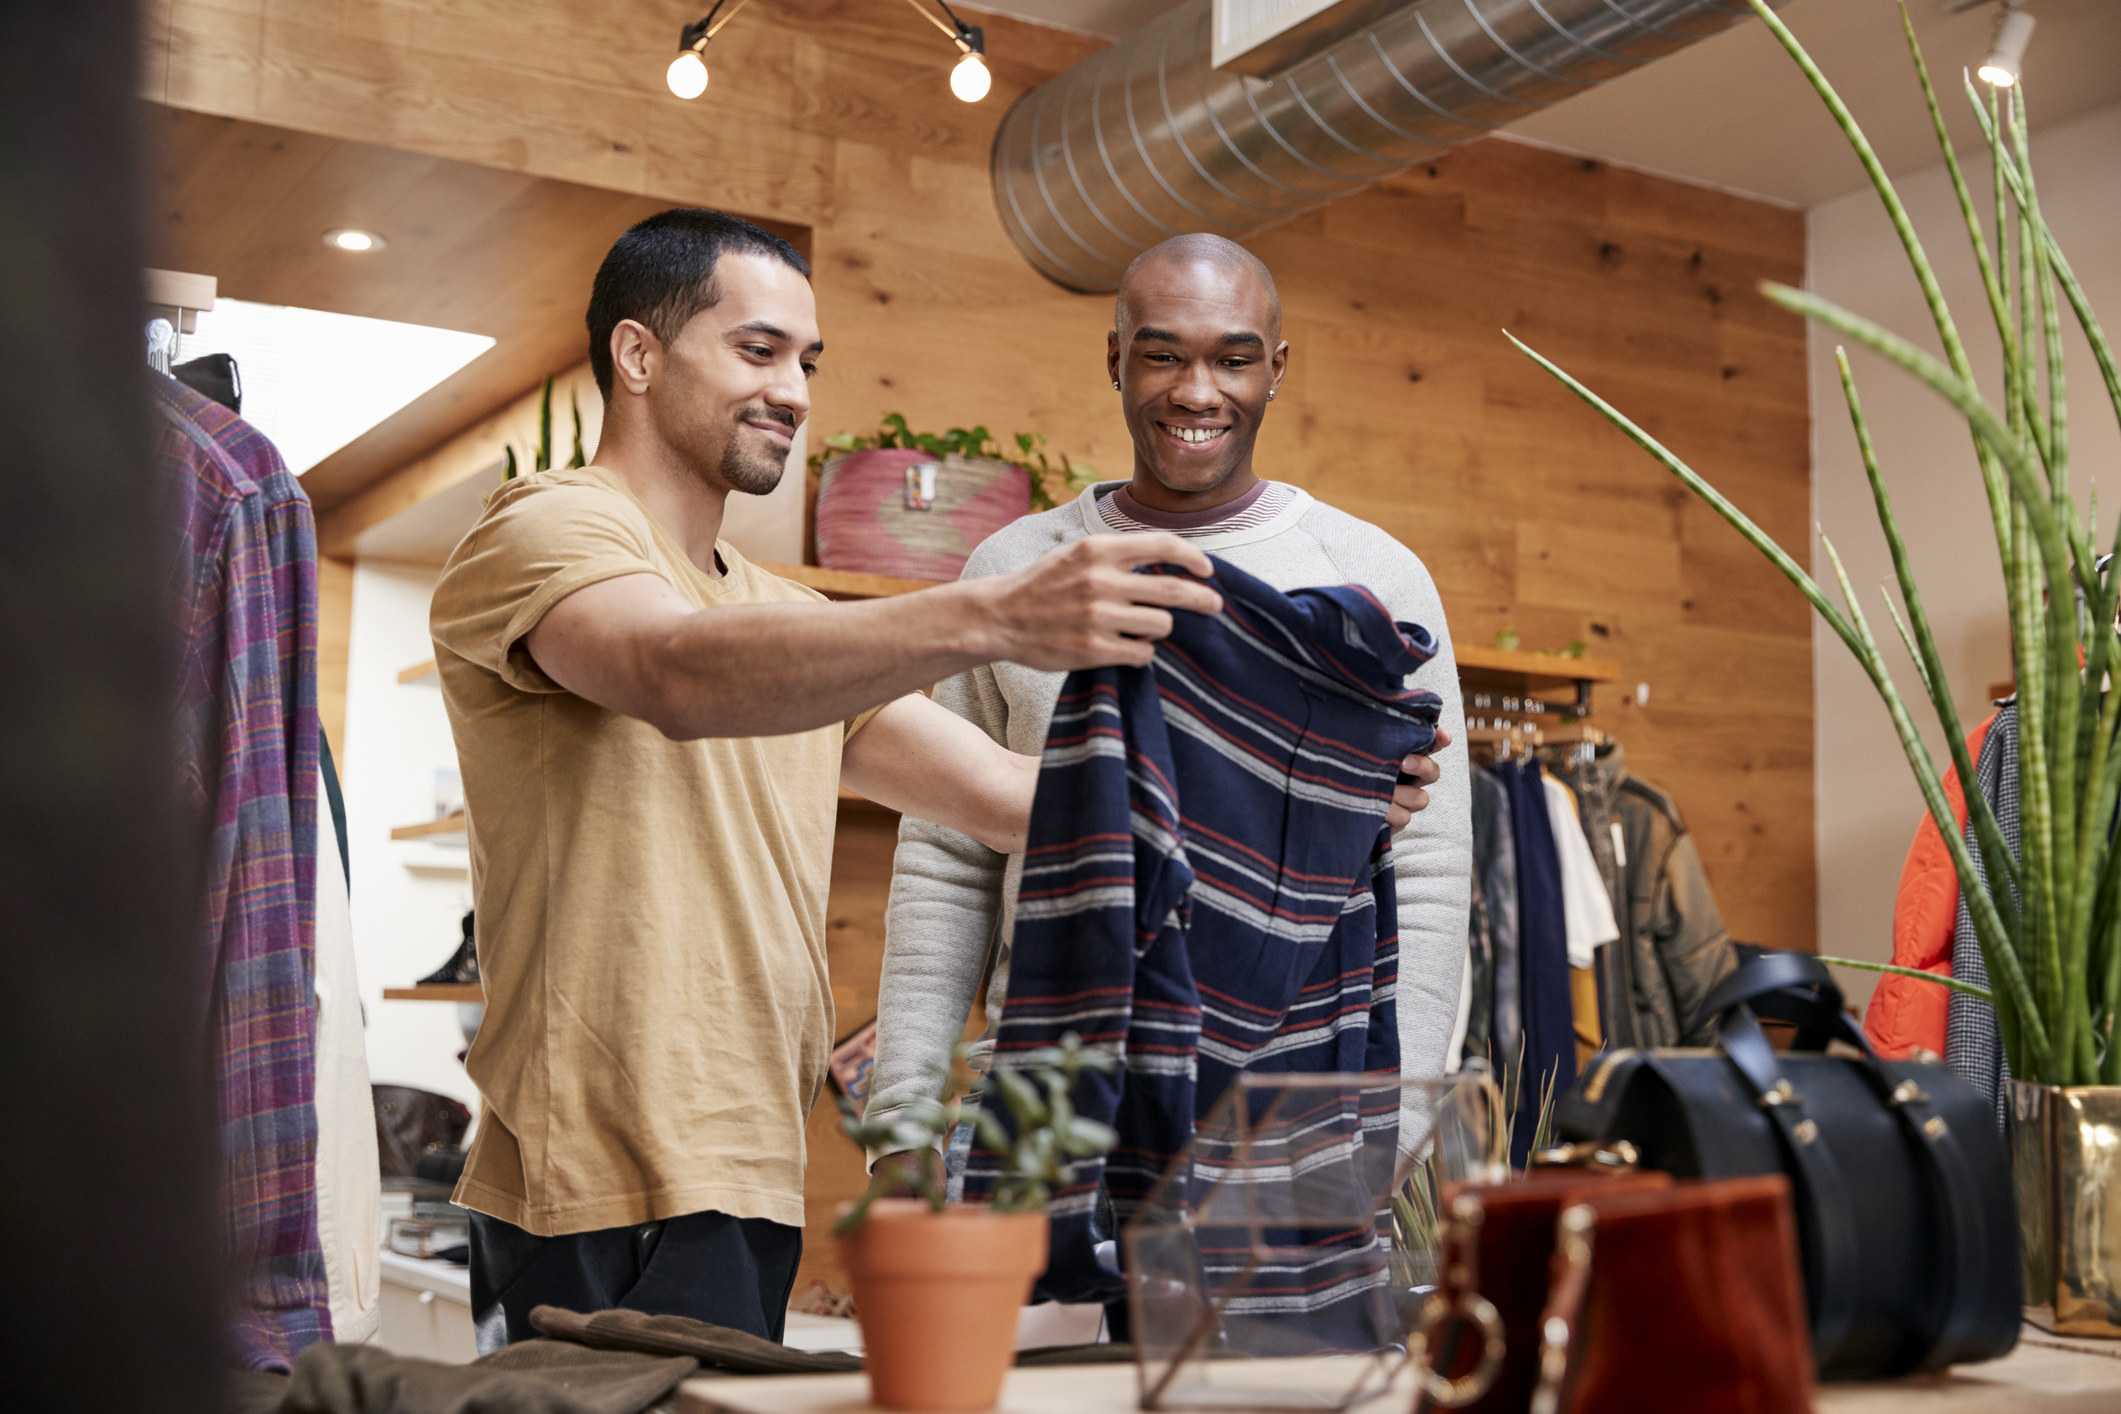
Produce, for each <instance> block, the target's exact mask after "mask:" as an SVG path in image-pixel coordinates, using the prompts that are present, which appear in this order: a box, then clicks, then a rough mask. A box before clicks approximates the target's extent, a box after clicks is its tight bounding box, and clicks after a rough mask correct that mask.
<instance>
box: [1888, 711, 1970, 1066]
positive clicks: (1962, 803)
mask: <svg viewBox="0 0 2121 1414" xmlns="http://www.w3.org/2000/svg"><path fill="white" fill-rule="evenodd" d="M1995 720H1996V717H1995V714H1994V713H1990V714H1989V717H1988V720H1987V721H1984V722H1983V723H1982V724H1981V725H1980V726H1978V727H1976V728H1974V730H1973V731H1972V732H1971V733H1970V734H1969V735H1968V736H1967V739H1966V754H1967V756H1968V757H1969V758H1975V759H1978V758H1979V757H1980V755H1981V743H1982V742H1984V741H1986V740H1987V739H1988V729H1989V726H1990V724H1991V723H1993V722H1994V721H1995ZM1944 795H1945V799H1946V800H1947V801H1949V802H1950V803H1951V807H1952V819H1953V820H1954V821H1956V822H1957V823H1958V826H1959V828H1960V829H1961V830H1962V831H1963V830H1964V829H1965V828H1966V792H1965V789H1964V787H1963V786H1962V785H1961V784H1960V781H1959V771H1958V768H1957V767H1954V768H1952V769H1951V770H1949V771H1947V772H1946V773H1945V776H1944ZM1958 917H1959V875H1958V873H1957V872H1956V871H1954V870H1953V868H1952V856H1951V852H1950V850H1949V849H1947V848H1946V846H1945V843H1944V836H1943V835H1942V834H1940V833H1939V832H1938V830H1937V822H1936V821H1935V820H1933V819H1931V818H1930V816H1929V815H1928V814H1927V813H1925V814H1924V815H1923V817H1922V823H1921V824H1920V825H1917V826H1916V827H1915V842H1914V843H1913V844H1911V845H1909V846H1908V850H1907V863H1906V864H1905V865H1903V866H1902V867H1901V870H1900V892H1899V893H1898V894H1897V895H1895V896H1894V899H1893V961H1894V963H1895V964H1897V965H1898V966H1901V967H1913V968H1916V969H1919V970H1920V971H1923V972H1934V973H1936V974H1937V975H1938V976H1940V977H1949V976H1951V975H1952V925H1953V924H1954V923H1955V922H1956V921H1957V920H1958ZM1950 998H1951V992H1950V990H1949V989H1948V988H1944V987H1939V986H1937V985H1936V984H1935V983H1931V982H1918V981H1917V980H1915V979H1914V978H1912V977H1900V976H1896V975H1894V974H1893V973H1890V972H1888V973H1886V974H1885V975H1884V976H1882V977H1880V978H1879V979H1878V989H1877V990H1876V991H1874V992H1872V993H1871V1004H1870V1008H1869V1010H1867V1011H1866V1012H1865V1013H1864V1016H1863V1030H1864V1034H1865V1035H1867V1036H1869V1037H1870V1038H1871V1044H1872V1045H1873V1046H1876V1047H1877V1048H1878V1054H1880V1055H1882V1056H1884V1057H1886V1058H1887V1059H1889V1060H1905V1059H1907V1054H1908V1051H1909V1050H1910V1049H1911V1048H1913V1047H1916V1046H1920V1047H1921V1048H1922V1049H1924V1050H1926V1051H1930V1052H1932V1053H1934V1054H1936V1055H1939V1056H1941V1055H1943V1054H1944V1029H1945V1015H1946V1009H1947V1003H1948V1002H1949V1000H1950Z"/></svg>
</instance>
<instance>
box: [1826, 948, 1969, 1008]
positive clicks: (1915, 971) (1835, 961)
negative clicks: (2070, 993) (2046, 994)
mask: <svg viewBox="0 0 2121 1414" xmlns="http://www.w3.org/2000/svg"><path fill="white" fill-rule="evenodd" d="M1819 960H1820V961H1821V962H1825V963H1831V964H1832V965H1833V966H1835V967H1853V968H1857V969H1858V970H1860V971H1863V972H1885V973H1890V974H1891V975H1893V976H1895V977H1912V978H1914V979H1915V980H1916V981H1918V982H1935V983H1936V984H1937V985H1938V986H1940V987H1944V988H1948V989H1949V990H1951V991H1954V992H1964V993H1966V994H1967V995H1968V996H1970V997H1977V998H1979V999H1980V1000H1982V1001H1984V1002H1993V1001H1995V999H1996V996H1995V993H1993V992H1991V991H1989V989H1988V988H1986V987H1977V986H1975V985H1974V984H1973V983H1971V982H1962V981H1960V980H1959V979H1958V978H1956V977H1946V976H1942V975H1940V974H1938V973H1935V972H1924V971H1922V970H1921V969H1920V968H1916V967H1901V966H1900V965H1898V964H1897V963H1891V962H1864V961H1862V960H1861V959H1859V958H1853V957H1833V956H1831V955H1829V954H1827V953H1821V954H1819Z"/></svg>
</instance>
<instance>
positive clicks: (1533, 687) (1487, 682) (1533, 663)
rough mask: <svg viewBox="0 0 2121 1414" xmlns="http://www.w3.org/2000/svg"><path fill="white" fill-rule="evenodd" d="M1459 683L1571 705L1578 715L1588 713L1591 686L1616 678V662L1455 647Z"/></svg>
mask: <svg viewBox="0 0 2121 1414" xmlns="http://www.w3.org/2000/svg"><path fill="white" fill-rule="evenodd" d="M1455 652H1456V654H1457V658H1458V677H1459V681H1461V682H1470V683H1476V684H1478V685H1479V686H1481V687H1487V688H1500V689H1501V690H1503V691H1505V692H1512V693H1516V694H1517V695H1519V696H1521V697H1536V698H1538V699H1539V700H1541V701H1542V702H1565V703H1569V704H1571V705H1572V706H1573V707H1574V709H1575V712H1576V715H1577V716H1579V717H1588V716H1589V715H1591V685H1592V684H1593V683H1601V682H1618V681H1620V664H1618V663H1614V662H1610V661H1608V660H1606V659H1603V658H1564V657H1562V656H1561V655H1560V654H1559V653H1526V652H1522V651H1520V650H1515V649H1506V648H1478V647H1471V646H1463V647H1459V648H1457V649H1456V650H1455Z"/></svg>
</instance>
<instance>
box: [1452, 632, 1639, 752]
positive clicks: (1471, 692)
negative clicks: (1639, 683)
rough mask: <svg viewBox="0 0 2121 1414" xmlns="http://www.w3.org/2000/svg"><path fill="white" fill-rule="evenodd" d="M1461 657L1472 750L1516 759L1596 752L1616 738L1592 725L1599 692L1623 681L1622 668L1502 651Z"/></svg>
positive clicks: (1467, 651)
mask: <svg viewBox="0 0 2121 1414" xmlns="http://www.w3.org/2000/svg"><path fill="white" fill-rule="evenodd" d="M1457 656H1458V676H1459V682H1460V684H1461V686H1462V688H1463V691H1464V695H1465V713H1466V745H1467V746H1468V747H1469V748H1470V749H1471V750H1473V751H1474V752H1476V753H1477V754H1480V755H1483V756H1486V757H1489V758H1491V759H1494V760H1498V761H1508V760H1511V759H1522V758H1524V757H1528V756H1530V755H1531V754H1532V753H1534V752H1535V751H1541V750H1552V749H1554V748H1557V747H1573V748H1576V749H1578V750H1581V751H1583V752H1585V753H1593V752H1596V751H1597V750H1598V749H1599V748H1600V747H1603V746H1606V745H1608V744H1610V743H1611V741H1612V740H1613V738H1612V737H1611V736H1609V735H1608V734H1607V733H1605V732H1604V731H1602V730H1600V729H1599V728H1597V727H1594V726H1592V725H1591V724H1590V723H1589V721H1588V720H1587V719H1588V718H1589V717H1590V715H1591V713H1592V710H1593V708H1594V706H1595V705H1596V704H1595V701H1594V698H1593V694H1592V689H1593V688H1594V687H1595V686H1596V685H1597V684H1599V683H1610V682H1618V681H1619V680H1620V665H1619V664H1618V663H1614V662H1609V661H1605V660H1602V659H1597V658H1568V657H1564V656H1562V655H1560V654H1557V653H1523V652H1518V651H1516V650H1514V649H1499V648H1473V647H1461V648H1460V649H1458V653H1457Z"/></svg>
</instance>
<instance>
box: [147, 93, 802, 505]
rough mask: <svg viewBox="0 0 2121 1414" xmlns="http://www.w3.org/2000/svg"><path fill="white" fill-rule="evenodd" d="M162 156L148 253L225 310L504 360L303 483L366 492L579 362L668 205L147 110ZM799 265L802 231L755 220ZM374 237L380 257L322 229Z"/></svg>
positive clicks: (336, 499) (444, 386)
mask: <svg viewBox="0 0 2121 1414" xmlns="http://www.w3.org/2000/svg"><path fill="white" fill-rule="evenodd" d="M145 106H146V108H147V116H148V128H149V132H150V135H151V138H152V139H153V140H154V141H155V143H156V144H157V149H156V157H155V162H154V169H153V178H152V187H151V191H150V194H149V202H150V206H149V251H150V258H151V260H152V262H153V263H154V264H155V265H157V266H160V267H162V268H165V269H171V270H189V271H195V272H197V273H200V274H206V275H212V276H214V277H215V278H216V279H218V280H219V281H220V293H221V295H222V296H223V297H225V298H229V299H244V300H257V301H261V302H264V303H269V304H287V305H296V306H300V307H302V308H306V309H322V310H329V311H332V312H334V313H339V314H358V315H366V316H368V317H370V318H375V319H395V320H402V321H404V322H407V323H412V324H428V325H435V326H438V327H441V328H445V329H459V330H464V331H467V332H470V333H476V334H486V335H490V336H492V338H493V339H494V340H495V343H494V346H493V347H492V348H491V349H489V350H487V351H486V352H485V353H484V354H482V355H481V356H479V357H478V358H477V359H474V360H473V361H472V362H471V363H470V364H468V365H466V366H465V367H464V368H463V369H461V370H459V371H458V372H457V373H456V374H455V375H454V376H452V377H451V378H449V379H448V380H446V381H445V382H443V383H441V384H440V385H438V386H436V387H435V388H432V389H430V390H429V391H428V392H427V393H425V394H423V395H422V396H421V397H419V398H418V399H416V400H414V401H413V402H412V403H410V404H408V405H407V406H406V407H405V408H403V409H401V410H400V411H399V412H398V413H396V414H395V415H394V416H392V417H390V418H388V419H387V420H385V421H384V422H382V423H381V424H379V425H377V426H376V427H374V428H371V429H370V430H369V431H368V432H366V433H364V434H362V435H361V436H360V437H358V438H356V439H355V440H354V441H352V442H350V443H348V444H347V445H346V446H344V447H342V448H340V449H339V450H338V451H336V452H334V453H332V454H331V455H330V456H329V457H326V458H325V459H324V460H323V461H322V462H319V463H318V464H317V465H316V466H315V467H314V468H312V469H311V470H310V471H309V472H307V473H306V474H305V475H304V476H303V478H302V484H303V486H304V487H305V488H307V490H308V492H309V495H310V499H311V500H312V501H313V502H314V503H315V504H316V506H317V508H318V510H319V511H328V510H330V509H331V508H332V507H334V506H337V505H339V504H341V503H343V502H345V501H346V500H347V499H349V498H350V497H352V496H354V495H356V494H358V493H359V492H360V491H361V490H362V489H363V488H365V487H367V486H368V485H370V484H371V483H373V482H374V481H376V480H377V479H378V478H380V477H383V476H385V475H387V474H389V473H390V472H392V471H394V470H396V469H397V468H398V467H400V466H402V465H404V464H405V463H406V462H408V461H410V460H411V459H412V458H414V457H416V456H418V455H419V454H421V453H422V452H424V451H426V450H428V449H429V448H431V447H433V446H435V445H436V444H437V443H439V442H441V441H443V440H444V439H446V438H448V437H450V436H452V435H454V434H455V433H457V432H459V431H461V430H463V429H464V428H466V427H468V426H470V425H472V424H473V423H475V422H477V421H478V420H479V419H480V418H482V417H485V416H487V415H488V414H490V413H492V412H493V411H495V410H496V409H497V408H500V407H502V406H503V405H505V404H506V403H508V402H509V401H510V400H511V399H513V398H516V397H519V396H521V395H522V393H523V392H524V390H525V389H527V388H530V387H532V386H534V385H535V384H536V383H538V382H539V381H540V380H542V379H543V378H544V377H545V376H546V375H547V374H549V373H554V372H557V371H559V370H561V369H564V368H568V367H571V366H572V365H574V364H577V363H579V362H580V361H581V360H582V358H583V357H584V356H585V353H586V348H585V345H586V337H587V336H586V334H585V332H584V329H583V324H582V314H583V308H584V306H585V305H586V304H587V302H588V298H589V284H590V281H591V279H592V278H593V277H594V276H595V274H596V268H597V265H598V263H599V262H600V261H601V260H602V259H603V257H604V252H605V251H606V250H608V249H609V248H610V246H611V243H612V241H613V240H614V239H616V238H617V236H618V235H619V233H620V232H622V231H624V230H625V229H626V228H627V227H628V226H630V225H632V224H633V223H634V222H636V221H639V220H640V219H642V218H643V217H645V216H649V215H652V214H653V213H655V212H656V211H659V210H662V209H663V208H664V207H666V206H668V205H669V204H670V203H668V202H665V201H658V200H655V199H653V198H649V197H642V196H634V195H630V194H628V193H625V192H617V191H608V190H605V189H603V188H599V187H589V186H581V185H579V184H576V183H573V182H563V181H555V180H551V179H549V178H537V177H530V176H525V175H523V174H521V173H516V172H504V171H499V170H496V169H494V168H490V167H481V166H478V165H477V164H475V163H470V162H457V161H450V160H447V159H444V158H437V157H426V156H422V155H420V154H418V153H413V152H405V151H401V150H399V149H396V148H389V147H377V146H374V145H371V144H368V143H361V142H348V141H343V140H339V139H334V138H328V137H318V136H315V135H313V134H309V133H301V132H295V131H292V130H290V129H286V128H276V127H268V126H265V125H263V124H259V123H250V122H243V121H239V120H236V119H230V118H220V117H214V116H211V115H208V114H202V113H193V112H186V111H184V110H181V109H176V108H168V107H164V106H162V105H159V104H148V105H145ZM761 224H763V225H766V226H768V227H769V228H770V229H773V230H776V231H778V232H779V233H780V234H781V235H783V236H786V237H787V238H788V239H790V240H791V241H794V242H795V243H796V245H797V246H798V248H800V249H803V250H805V251H806V252H807V250H808V248H809V239H808V236H809V233H808V232H807V231H806V230H804V229H803V228H801V227H793V226H788V225H786V224H782V223H776V222H762V223H761ZM338 226H358V227H360V228H362V229H364V230H371V231H377V232H380V233H381V234H382V235H383V237H384V238H385V240H386V241H387V242H388V245H387V246H386V248H385V249H383V250H381V251H374V252H369V253H366V254H359V255H355V254H349V253H347V252H344V251H338V250H334V249H331V248H329V247H327V246H326V245H325V244H324V242H323V235H324V232H325V231H327V230H330V229H332V228H333V227H338Z"/></svg>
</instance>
